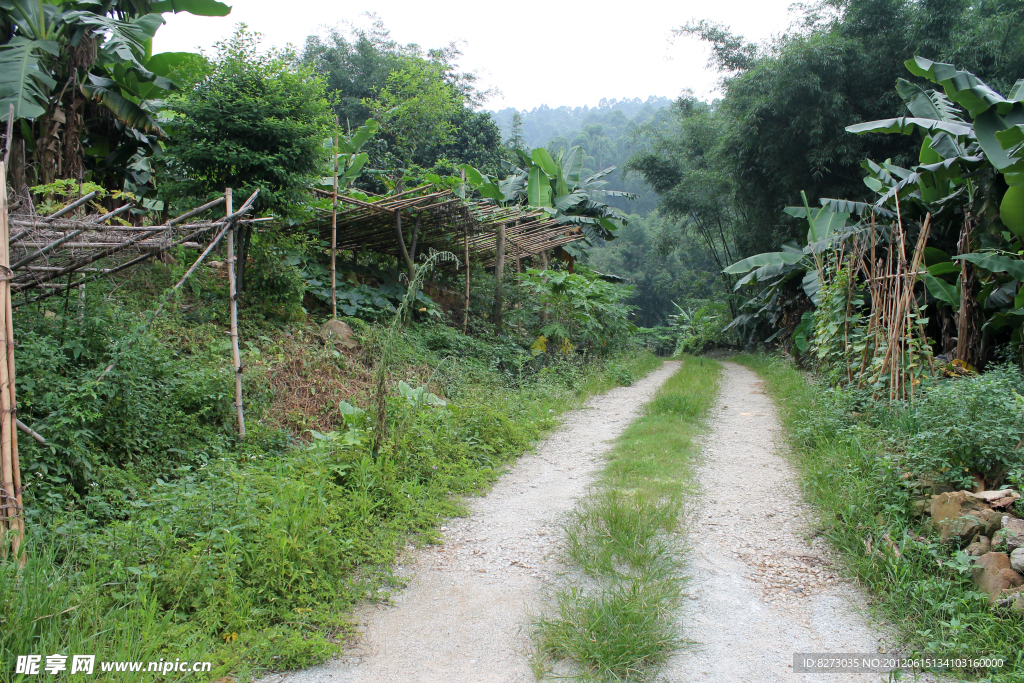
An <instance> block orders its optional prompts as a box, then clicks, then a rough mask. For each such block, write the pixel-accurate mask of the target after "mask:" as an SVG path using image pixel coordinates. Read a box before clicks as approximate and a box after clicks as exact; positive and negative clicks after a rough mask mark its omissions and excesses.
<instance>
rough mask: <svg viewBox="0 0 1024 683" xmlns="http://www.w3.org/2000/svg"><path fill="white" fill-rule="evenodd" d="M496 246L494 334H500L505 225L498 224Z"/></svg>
mask: <svg viewBox="0 0 1024 683" xmlns="http://www.w3.org/2000/svg"><path fill="white" fill-rule="evenodd" d="M496 232H497V244H496V247H495V251H496V253H495V260H494V310H493V312H492V313H493V319H494V333H495V334H501V312H502V308H503V307H504V300H503V297H502V291H501V281H502V278H503V276H504V275H505V224H504V223H500V224H498V228H497V231H496Z"/></svg>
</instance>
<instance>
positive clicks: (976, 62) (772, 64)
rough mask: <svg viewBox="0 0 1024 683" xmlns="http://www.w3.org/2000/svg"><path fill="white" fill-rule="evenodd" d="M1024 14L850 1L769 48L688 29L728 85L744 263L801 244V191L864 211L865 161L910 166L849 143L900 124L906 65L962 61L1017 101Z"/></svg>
mask: <svg viewBox="0 0 1024 683" xmlns="http://www.w3.org/2000/svg"><path fill="white" fill-rule="evenodd" d="M1021 12H1022V9H1021V8H1020V6H1019V3H1015V2H995V3H982V4H977V5H971V4H968V3H963V2H943V3H932V2H914V1H912V0H850V1H848V2H822V3H819V4H817V5H812V6H809V7H807V8H805V14H804V18H803V21H802V22H801V23H800V24H798V25H797V26H796V27H795V28H794V29H793V30H791V31H790V32H788V33H787V34H785V35H783V36H781V37H780V38H779V39H777V40H775V41H774V42H772V43H770V44H767V45H751V44H748V43H745V42H744V41H743V40H742V38H740V37H738V36H734V35H732V34H730V33H729V32H728V30H727V29H725V28H723V27H721V26H717V25H714V24H709V23H707V22H697V23H693V24H690V25H688V26H686V27H683V28H682V29H680V32H681V33H684V34H688V35H696V36H698V37H700V38H702V39H703V40H706V41H708V42H709V43H710V44H711V46H712V48H713V51H712V55H713V56H712V62H713V64H714V65H715V66H717V68H718V69H719V70H721V71H722V73H723V74H724V75H725V76H726V77H725V87H726V96H725V98H724V99H723V101H722V103H721V105H720V108H721V111H722V114H723V116H724V117H725V135H724V136H723V137H722V138H721V140H720V144H721V150H722V155H723V156H724V157H725V158H726V159H727V163H726V164H725V167H724V169H725V171H726V172H727V173H728V174H729V175H730V177H731V179H732V186H733V187H735V190H736V201H737V204H738V209H739V210H740V211H741V212H742V214H743V215H744V217H745V225H744V230H743V234H742V235H739V236H737V240H738V241H739V242H740V243H741V244H742V245H743V251H745V252H746V254H749V253H753V252H754V251H765V250H767V249H769V248H771V247H774V246H776V245H777V244H778V243H779V242H782V241H784V240H785V239H787V238H791V237H798V236H799V230H800V228H799V225H798V224H797V223H796V222H793V221H788V220H787V219H785V217H784V216H783V214H782V209H783V208H784V207H786V206H792V205H798V204H799V198H800V192H801V191H805V192H806V193H807V195H808V196H809V197H811V198H817V197H840V198H847V199H862V198H864V197H866V196H867V195H866V194H865V191H864V187H863V185H862V184H861V183H860V178H861V175H862V173H861V169H860V164H861V162H862V160H863V159H864V158H871V159H874V160H876V161H881V160H884V159H888V158H893V159H894V160H895V161H896V163H901V161H903V160H905V159H907V158H909V155H911V154H913V152H914V148H913V146H911V145H909V144H907V142H906V141H905V140H903V139H901V138H884V137H875V136H872V137H863V138H852V137H851V136H849V135H845V134H844V133H843V130H844V128H845V127H846V126H848V125H851V124H855V123H859V122H861V121H868V120H873V119H881V118H885V117H888V116H892V115H893V113H894V111H895V110H896V109H897V108H898V106H899V104H900V102H899V99H898V98H897V97H896V96H895V94H894V93H893V91H892V86H893V84H894V82H895V81H896V79H897V78H899V77H901V76H903V75H904V73H905V72H904V67H903V62H904V61H905V60H906V59H908V58H910V57H912V56H914V55H921V56H924V57H928V58H930V59H933V60H937V61H946V62H948V61H954V62H955V63H957V64H958V65H959V66H960V68H964V69H967V70H969V71H971V72H973V73H975V74H976V75H977V76H978V77H980V78H981V79H983V80H985V81H986V82H988V83H990V84H991V85H993V86H994V87H995V88H996V89H1003V91H1004V92H1005V91H1006V90H1008V89H1009V87H1010V86H1011V85H1012V83H1013V82H1014V81H1015V80H1016V79H1017V78H1018V77H1019V76H1020V74H1021V73H1024V22H1022V21H1021V16H1022V15H1021ZM722 190H723V193H725V194H728V193H729V191H728V187H722ZM746 254H742V255H746Z"/></svg>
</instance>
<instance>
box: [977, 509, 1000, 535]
mask: <svg viewBox="0 0 1024 683" xmlns="http://www.w3.org/2000/svg"><path fill="white" fill-rule="evenodd" d="M979 514H980V515H981V519H982V521H983V522H984V523H985V530H984V531H983V532H982V533H983V534H985V535H986V536H988V537H989V538H993V537H994V536H995V535H996V532H997V531H999V530H1000V529H1002V528H1003V514H1002V513H1000V512H996V511H995V510H982V511H981V512H980V513H979Z"/></svg>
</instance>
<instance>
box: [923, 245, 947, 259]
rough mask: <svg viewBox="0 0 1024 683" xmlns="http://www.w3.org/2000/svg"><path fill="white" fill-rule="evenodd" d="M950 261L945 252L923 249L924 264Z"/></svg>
mask: <svg viewBox="0 0 1024 683" xmlns="http://www.w3.org/2000/svg"><path fill="white" fill-rule="evenodd" d="M951 260H952V259H951V258H950V257H949V254H947V253H946V252H944V251H942V250H941V249H936V248H935V247H925V248H924V261H925V263H942V262H944V261H951Z"/></svg>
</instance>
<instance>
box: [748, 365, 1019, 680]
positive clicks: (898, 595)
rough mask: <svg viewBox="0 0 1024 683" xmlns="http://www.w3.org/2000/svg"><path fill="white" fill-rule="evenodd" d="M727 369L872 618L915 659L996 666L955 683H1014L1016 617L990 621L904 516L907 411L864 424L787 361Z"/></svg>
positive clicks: (957, 571) (948, 563)
mask: <svg viewBox="0 0 1024 683" xmlns="http://www.w3.org/2000/svg"><path fill="white" fill-rule="evenodd" d="M733 360H735V361H737V362H739V363H742V364H744V365H746V366H747V367H749V368H751V369H753V370H755V371H756V372H757V373H758V374H759V375H760V376H761V377H762V378H763V379H764V380H765V383H766V385H767V387H768V390H769V393H770V394H771V396H772V397H773V398H774V399H775V401H776V403H777V405H778V406H779V408H780V412H781V416H782V420H783V424H784V426H785V428H786V430H787V432H788V434H789V436H790V441H791V443H792V446H793V448H792V457H793V461H794V464H795V465H796V466H797V468H798V470H799V472H800V477H801V483H802V485H803V490H804V491H805V492H806V493H807V494H808V496H809V498H810V500H811V501H812V502H813V503H814V504H815V505H816V506H817V508H818V510H819V515H818V517H819V520H820V521H819V523H820V525H821V533H823V534H824V535H825V536H826V537H827V538H828V539H829V540H830V541H831V542H832V544H833V545H834V546H835V547H836V548H837V549H838V550H839V551H840V553H841V554H842V557H843V558H844V560H845V563H846V566H847V568H848V570H849V571H850V573H851V574H852V575H853V576H854V577H856V578H857V579H858V580H860V581H861V582H863V584H864V585H865V586H866V587H868V588H869V589H870V590H871V592H872V595H873V598H874V607H875V609H876V611H877V613H878V615H879V616H880V617H882V618H883V619H885V620H886V621H888V622H889V623H891V624H893V625H894V626H895V627H896V628H897V629H899V630H900V632H901V635H902V636H903V637H904V638H905V639H906V640H907V641H908V642H910V643H911V644H912V645H913V646H914V647H917V648H920V651H921V652H925V653H931V654H939V655H950V656H961V657H963V656H968V655H970V656H998V657H1002V658H1003V659H1004V660H1005V662H1006V663H1005V665H1004V666H1003V667H1002V668H1001V669H991V670H988V671H981V670H979V671H957V672H955V673H956V674H958V675H960V676H965V677H967V678H968V679H970V680H987V681H992V682H993V683H995V682H1006V683H1009V681H1020V680H1021V678H1022V676H1024V651H1022V649H1021V647H1020V644H1021V643H1022V642H1024V616H1022V615H1020V614H1012V613H996V612H993V611H992V610H991V609H990V608H989V605H988V600H987V596H986V595H983V594H980V593H978V592H976V591H974V590H973V585H972V583H971V580H970V571H969V568H970V562H969V558H967V557H966V556H965V555H964V554H963V553H961V552H958V551H957V549H956V548H951V547H950V546H948V545H946V546H944V545H942V544H940V543H939V542H938V538H937V535H936V534H935V532H934V530H932V529H931V528H929V527H928V526H926V525H923V524H922V523H921V521H920V520H915V519H913V518H912V517H911V515H910V514H909V507H910V506H909V501H910V499H911V492H912V491H913V489H912V485H913V483H914V480H913V479H907V478H906V477H905V476H904V474H903V473H902V472H901V469H902V468H901V467H896V466H894V464H893V463H894V462H900V461H899V457H900V455H901V454H900V453H899V451H900V448H901V444H902V440H901V438H900V435H901V433H902V432H904V431H906V428H907V424H906V423H907V420H908V419H910V415H911V411H909V410H908V409H899V410H894V409H889V408H887V407H883V406H874V407H873V411H874V412H875V413H876V415H875V416H874V417H873V418H872V419H871V420H868V419H866V418H865V416H864V415H863V412H864V411H865V410H866V409H865V408H863V407H859V408H857V409H856V410H854V409H853V408H851V406H850V405H848V404H847V403H845V402H844V401H843V400H842V395H841V394H839V393H835V392H830V391H828V390H823V388H822V387H820V386H817V385H815V384H812V383H810V382H809V381H808V376H807V375H806V374H805V373H803V372H800V371H798V370H797V369H796V368H794V367H793V365H792V364H791V363H789V362H786V361H783V360H782V359H779V358H776V357H771V356H764V355H750V354H744V355H740V356H736V357H734V358H733ZM869 408H870V407H869Z"/></svg>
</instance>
